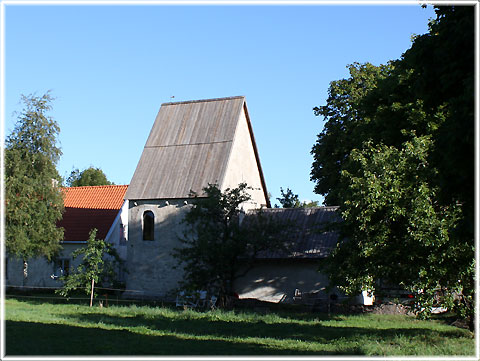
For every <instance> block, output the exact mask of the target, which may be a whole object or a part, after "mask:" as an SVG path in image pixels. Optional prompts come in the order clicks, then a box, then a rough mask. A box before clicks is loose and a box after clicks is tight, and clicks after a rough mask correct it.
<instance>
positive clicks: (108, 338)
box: [5, 321, 360, 356]
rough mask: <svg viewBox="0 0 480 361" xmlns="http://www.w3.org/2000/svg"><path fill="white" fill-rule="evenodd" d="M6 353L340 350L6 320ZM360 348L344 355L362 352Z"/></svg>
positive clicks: (176, 353) (110, 353) (289, 351)
mask: <svg viewBox="0 0 480 361" xmlns="http://www.w3.org/2000/svg"><path fill="white" fill-rule="evenodd" d="M6 331H7V332H6V340H5V341H6V354H7V356H14V355H69V356H71V355H112V356H115V355H157V356H158V355H210V354H215V355H227V356H228V355H272V354H275V355H299V354H300V355H309V354H310V355H332V354H337V355H338V354H339V352H328V351H325V352H308V351H305V352H298V351H293V350H282V349H271V348H269V347H267V346H264V345H260V344H256V343H236V342H233V341H225V340H195V339H185V338H180V337H175V336H169V335H167V336H164V335H159V336H154V335H142V334H138V333H134V332H131V331H129V330H127V329H124V330H105V329H99V328H92V327H79V326H67V325H59V324H45V323H39V322H18V321H6ZM359 351H360V350H357V349H345V350H341V352H340V353H341V354H350V355H353V354H356V355H358V354H360V353H359Z"/></svg>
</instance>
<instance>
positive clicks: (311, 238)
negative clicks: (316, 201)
mask: <svg viewBox="0 0 480 361" xmlns="http://www.w3.org/2000/svg"><path fill="white" fill-rule="evenodd" d="M337 210H338V207H314V208H270V209H263V210H261V211H262V212H264V215H266V216H269V217H272V218H273V219H274V220H276V221H278V222H283V223H286V222H291V224H292V225H293V227H295V228H294V231H293V232H292V233H293V234H292V238H290V239H289V241H291V242H292V244H293V248H292V249H291V252H290V253H289V254H286V253H285V252H279V251H275V250H272V251H270V252H264V253H262V254H261V255H259V257H257V258H259V259H287V258H289V259H290V258H307V259H310V258H324V257H326V256H328V255H329V254H330V252H331V251H332V250H333V249H334V248H335V246H336V245H337V242H338V241H339V237H338V233H337V232H336V231H334V230H333V229H331V227H326V226H327V225H328V224H329V223H335V222H341V217H340V214H339V213H338V212H337ZM255 212H258V211H257V210H252V211H249V212H248V213H247V215H246V218H245V219H246V220H247V224H248V217H250V216H252V215H254V214H255ZM244 222H245V220H244Z"/></svg>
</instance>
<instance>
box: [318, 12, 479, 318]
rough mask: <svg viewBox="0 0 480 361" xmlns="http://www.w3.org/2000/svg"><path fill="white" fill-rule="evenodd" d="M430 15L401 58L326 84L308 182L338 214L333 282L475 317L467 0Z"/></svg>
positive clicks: (470, 37) (354, 67)
mask: <svg viewBox="0 0 480 361" xmlns="http://www.w3.org/2000/svg"><path fill="white" fill-rule="evenodd" d="M435 11H436V13H437V18H436V19H435V20H433V21H432V22H431V23H430V30H429V32H428V33H427V34H425V35H421V36H417V37H415V38H414V40H413V43H412V47H411V48H410V49H409V50H407V51H406V52H405V53H404V54H403V56H402V57H401V58H400V59H398V60H395V61H391V62H389V63H388V64H387V65H381V66H378V67H377V66H373V65H371V64H368V63H367V64H358V63H355V64H353V65H351V66H349V70H350V77H349V78H348V79H342V80H339V81H334V82H332V83H331V85H330V89H329V97H328V99H327V104H326V105H324V106H320V107H315V108H314V112H315V114H316V115H322V116H324V118H325V120H326V124H325V128H324V130H323V131H322V133H321V134H319V135H318V139H317V142H316V144H315V145H314V147H313V148H312V154H313V156H314V163H313V165H312V171H311V179H312V180H314V181H315V182H316V186H315V191H316V192H317V193H320V194H323V195H325V203H326V204H327V205H339V206H340V211H341V212H342V216H343V218H344V222H343V223H342V224H341V225H340V226H339V227H340V231H341V233H342V235H343V236H344V237H347V238H348V241H347V242H345V243H341V244H340V245H339V247H338V249H337V250H336V251H335V252H334V253H333V255H332V257H331V259H330V262H331V263H330V264H326V265H325V268H326V269H327V271H328V273H329V275H330V276H331V278H332V280H333V281H334V282H336V283H337V284H338V285H339V286H342V287H343V288H344V289H345V290H347V291H349V292H351V293H353V292H357V291H359V290H360V289H362V287H375V285H376V284H377V283H376V282H377V281H378V280H379V279H383V280H385V281H389V282H396V283H400V284H402V285H403V286H404V287H406V288H409V289H412V290H414V291H416V293H417V295H418V301H419V303H418V307H419V309H423V310H424V313H425V314H427V313H428V311H429V310H430V308H431V305H432V304H433V302H434V300H435V297H434V295H438V293H439V292H440V293H442V292H443V294H444V297H443V298H442V300H443V301H441V302H443V304H444V305H446V306H449V307H450V308H451V309H456V310H457V311H458V312H459V313H460V314H462V315H467V314H468V315H470V316H472V317H470V320H472V322H473V309H474V307H473V290H474V286H473V285H474V279H473V276H474V237H473V219H474V218H473V215H474V206H473V199H474V197H473V189H474V187H473V170H474V162H473V154H474V152H473V149H474V148H473V132H472V130H473V121H474V118H473V104H474V102H473V94H474V92H473V84H474V82H473V79H474V78H473V70H474V62H473V49H474V47H473V44H474V42H473V34H474V31H473V19H474V17H473V8H472V7H466V6H442V7H437V8H436V10H435ZM458 54H463V55H462V56H460V57H459V56H458ZM438 59H442V61H438ZM332 283H333V282H332ZM452 296H457V297H455V298H453V297H452Z"/></svg>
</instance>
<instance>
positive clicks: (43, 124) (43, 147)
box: [5, 93, 63, 277]
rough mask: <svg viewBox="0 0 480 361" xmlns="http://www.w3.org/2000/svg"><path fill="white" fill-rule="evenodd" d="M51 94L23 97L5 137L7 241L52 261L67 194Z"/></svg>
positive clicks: (18, 252)
mask: <svg viewBox="0 0 480 361" xmlns="http://www.w3.org/2000/svg"><path fill="white" fill-rule="evenodd" d="M52 100H53V98H52V97H51V96H50V94H49V93H46V94H44V95H43V96H41V97H37V96H34V95H29V96H22V101H23V103H24V109H23V111H22V112H21V113H20V114H19V116H18V120H17V123H16V125H15V128H14V130H13V132H12V133H11V134H10V135H9V136H8V137H7V139H6V141H5V206H6V207H5V246H6V249H7V252H8V253H9V254H12V255H15V256H17V257H19V258H22V259H23V260H24V274H25V277H26V276H27V275H28V274H27V272H26V269H27V263H26V262H27V260H28V259H29V258H31V257H36V256H44V257H46V258H47V259H48V260H51V259H52V257H53V256H54V255H56V254H57V253H58V251H59V250H60V248H61V246H60V241H61V240H62V239H63V229H60V228H57V226H56V223H57V221H58V220H60V219H61V217H62V212H63V196H62V192H61V190H60V188H59V187H58V186H57V184H58V182H60V180H61V178H60V176H59V174H58V172H57V170H56V167H55V166H56V163H57V162H58V160H59V158H60V155H61V154H62V153H61V151H60V148H58V147H57V144H56V143H57V137H58V134H59V132H60V128H59V127H58V124H57V123H56V122H55V121H54V120H53V119H52V118H51V117H49V116H47V115H46V113H47V112H48V111H49V110H50V109H51V102H52Z"/></svg>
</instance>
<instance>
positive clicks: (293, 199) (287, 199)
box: [277, 187, 301, 208]
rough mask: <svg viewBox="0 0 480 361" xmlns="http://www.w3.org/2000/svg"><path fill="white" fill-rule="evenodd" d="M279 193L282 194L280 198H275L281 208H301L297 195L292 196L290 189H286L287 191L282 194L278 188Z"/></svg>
mask: <svg viewBox="0 0 480 361" xmlns="http://www.w3.org/2000/svg"><path fill="white" fill-rule="evenodd" d="M280 193H282V196H281V197H280V198H277V200H278V201H279V202H280V204H281V205H282V208H300V207H301V203H300V200H299V199H298V194H293V192H292V190H291V189H290V188H287V191H286V192H284V191H283V188H282V187H280Z"/></svg>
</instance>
